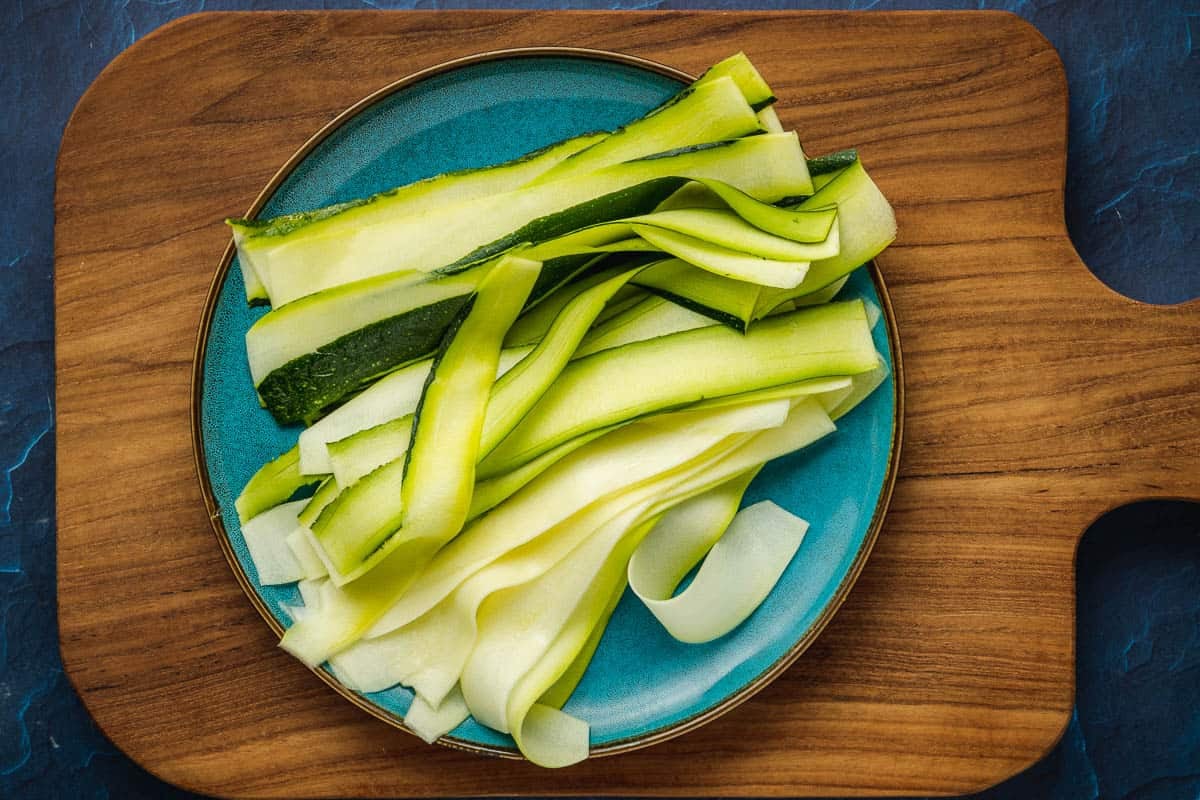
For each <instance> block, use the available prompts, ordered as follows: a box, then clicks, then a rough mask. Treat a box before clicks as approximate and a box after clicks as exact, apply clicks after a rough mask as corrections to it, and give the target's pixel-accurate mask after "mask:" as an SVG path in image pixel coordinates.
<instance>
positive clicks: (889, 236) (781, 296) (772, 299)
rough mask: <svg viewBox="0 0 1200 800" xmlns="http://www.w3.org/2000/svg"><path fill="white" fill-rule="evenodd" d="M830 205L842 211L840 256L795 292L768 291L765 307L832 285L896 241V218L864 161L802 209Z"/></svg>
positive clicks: (814, 268)
mask: <svg viewBox="0 0 1200 800" xmlns="http://www.w3.org/2000/svg"><path fill="white" fill-rule="evenodd" d="M830 204H832V205H836V206H837V209H838V221H837V225H838V237H839V245H840V248H839V251H838V254H837V255H836V256H833V257H831V258H826V259H821V260H818V261H814V262H812V264H811V265H810V266H809V272H808V275H807V276H805V279H804V281H803V282H802V283H801V284H800V285H799V286H796V287H795V288H794V289H790V290H785V291H778V292H776V291H773V290H770V289H764V290H763V293H762V298H761V301H760V302H761V303H762V306H763V307H766V306H771V307H774V306H775V305H778V304H779V303H780V302H783V301H784V300H789V299H791V298H793V297H800V296H802V295H806V294H811V293H812V292H815V291H818V290H819V289H823V288H825V287H826V286H829V285H830V284H831V283H833V282H834V281H836V280H839V279H840V278H842V277H844V276H846V275H849V274H850V273H851V272H853V271H854V270H855V268H857V267H859V266H861V265H863V264H865V263H867V262H868V261H870V260H871V259H873V258H875V256H877V255H879V254H880V253H881V252H883V250H884V248H886V247H887V246H888V245H889V244H891V243H892V241H893V240H894V239H895V238H896V215H895V214H894V213H893V211H892V207H891V205H890V204H889V203H888V201H887V198H885V197H884V196H883V193H882V192H880V191H879V187H877V186H876V185H875V182H874V181H872V180H871V178H870V176H869V175H867V171H866V170H865V169H863V166H862V163H861V162H858V161H855V162H854V163H853V164H852V165H851V166H849V167H846V168H845V169H844V170H842V171H841V172H840V173H838V175H837V177H836V178H834V179H833V180H831V181H830V182H829V183H828V184H826V185H825V186H824V187H822V188H821V190H820V191H819V192H817V193H816V194H814V195H813V196H812V197H810V198H809V199H807V200H805V201H804V202H803V203H801V204H800V206H799V208H805V207H808V208H818V207H824V206H828V205H830Z"/></svg>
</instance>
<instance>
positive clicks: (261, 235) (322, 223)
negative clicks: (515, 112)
mask: <svg viewBox="0 0 1200 800" xmlns="http://www.w3.org/2000/svg"><path fill="white" fill-rule="evenodd" d="M607 135H608V134H607V133H603V132H601V133H585V134H583V135H582V136H576V137H574V138H571V139H567V140H565V141H562V142H557V143H555V144H552V145H549V146H548V147H544V148H542V149H540V150H535V151H533V152H532V153H529V154H527V155H524V156H522V157H520V158H518V159H516V160H514V161H509V162H506V163H503V164H498V165H496V166H492V167H483V168H480V169H467V170H461V171H458V172H449V173H446V174H444V175H437V176H434V177H432V178H426V179H425V180H421V181H417V182H416V183H411V184H409V185H407V186H403V187H399V188H396V189H392V190H389V191H386V192H382V193H380V194H376V195H372V196H371V197H367V198H364V199H362V200H352V201H350V202H347V203H338V204H336V205H332V206H326V207H324V208H319V209H316V210H313V211H305V212H301V213H297V214H285V215H283V216H279V217H274V218H272V219H266V220H245V219H231V220H228V221H227V222H228V224H229V226H230V228H232V230H233V237H234V242H235V243H236V244H237V247H238V262H239V263H240V264H241V266H242V272H243V277H244V279H245V281H244V282H245V284H246V296H247V299H249V300H266V299H267V298H268V293H267V288H266V286H265V285H264V284H263V283H262V280H261V279H260V277H259V270H258V269H256V268H255V263H256V262H257V261H259V260H260V259H261V260H262V261H263V262H264V265H265V263H266V262H268V261H270V260H271V259H272V258H273V257H275V256H277V255H278V254H279V253H280V252H281V251H282V250H283V249H284V248H287V249H289V250H297V249H304V248H313V249H314V250H316V249H318V248H320V247H322V246H328V245H327V244H326V245H322V240H334V241H336V240H338V239H340V238H341V237H345V236H353V235H355V234H356V233H357V232H358V231H359V230H361V229H363V228H366V227H370V226H373V225H377V224H380V223H386V222H387V221H388V220H390V219H394V218H398V217H406V216H412V215H415V214H421V213H424V212H425V211H428V210H431V209H435V208H440V207H443V206H447V205H455V204H457V203H460V202H463V201H466V200H472V199H475V198H479V197H488V196H490V195H493V194H497V193H500V192H508V191H512V190H514V189H516V188H518V187H520V186H523V185H524V184H526V183H528V182H529V181H530V180H532V179H533V178H535V177H537V176H538V175H539V174H541V173H542V172H544V171H546V170H547V169H549V168H550V167H552V166H554V165H555V164H557V163H558V162H560V161H562V160H563V159H564V158H566V157H567V156H569V155H571V154H572V153H575V152H578V151H579V150H582V149H584V148H586V147H588V146H590V145H592V144H594V143H596V142H598V141H600V140H601V139H603V138H605V137H606V136H607Z"/></svg>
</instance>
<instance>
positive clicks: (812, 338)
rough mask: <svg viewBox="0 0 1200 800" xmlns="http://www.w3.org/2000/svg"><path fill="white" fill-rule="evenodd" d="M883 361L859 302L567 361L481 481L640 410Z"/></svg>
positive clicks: (490, 460) (487, 462) (488, 461)
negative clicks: (744, 330)
mask: <svg viewBox="0 0 1200 800" xmlns="http://www.w3.org/2000/svg"><path fill="white" fill-rule="evenodd" d="M876 363H877V360H876V354H875V348H874V344H873V343H872V341H871V334H870V329H869V327H868V326H867V323H866V312H865V311H864V309H863V305H862V303H861V302H860V301H851V302H847V303H835V304H829V305H824V306H815V307H813V308H810V309H804V310H802V311H795V312H792V313H789V314H783V315H779V316H776V317H771V318H769V319H766V320H763V321H762V322H760V323H758V324H757V325H756V326H754V327H752V328H751V329H750V330H749V331H748V332H747V333H746V334H739V333H736V332H734V331H731V330H729V329H728V328H725V327H723V326H713V327H709V328H698V329H696V330H691V331H685V332H683V333H677V334H672V335H670V336H663V337H660V338H658V339H652V340H649V341H646V342H636V343H634V344H629V345H626V346H624V347H621V348H617V349H614V350H606V351H604V352H601V353H596V354H595V355H591V356H588V357H587V358H583V359H580V360H578V361H575V362H572V363H571V364H570V365H568V366H567V368H566V369H564V370H563V371H562V373H561V374H560V375H559V377H558V380H557V381H555V383H554V384H553V385H552V386H551V387H550V388H549V389H548V390H547V391H546V393H545V394H544V395H543V396H542V398H541V399H540V400H539V401H538V403H537V405H535V406H534V407H533V409H532V410H531V411H530V412H529V414H528V415H527V416H526V417H525V419H523V420H522V421H521V424H519V425H518V426H517V427H516V428H515V429H514V430H513V432H512V433H510V434H509V435H508V437H507V438H505V440H504V441H502V442H501V443H500V444H499V445H498V446H497V447H496V449H495V450H493V451H492V452H491V454H490V455H488V457H487V458H485V459H484V460H483V461H482V462H481V463H480V465H479V475H480V477H482V478H488V477H492V476H495V475H499V474H502V473H504V472H507V471H509V470H511V469H514V468H516V467H518V466H520V465H521V464H523V463H525V462H526V461H528V460H530V459H532V458H534V457H536V456H538V455H540V454H541V453H543V452H545V451H546V450H549V449H550V448H552V447H554V446H556V445H558V444H561V443H562V442H564V441H567V440H568V439H571V438H573V437H575V436H579V435H580V434H583V433H586V432H588V431H590V430H595V429H596V428H600V427H604V426H607V425H611V424H613V423H616V422H620V421H622V420H626V419H630V418H632V417H636V416H640V415H642V414H649V413H652V412H654V411H658V410H662V409H665V408H670V407H673V406H681V405H685V404H687V403H690V402H695V401H697V400H700V399H702V398H705V397H716V396H721V395H725V394H736V393H738V392H746V391H751V390H753V389H762V388H766V387H768V386H776V385H779V384H782V383H790V382H793V381H799V380H804V379H806V378H814V377H821V376H828V375H854V374H857V373H859V372H865V371H867V370H869V369H872V368H873V367H875V365H876ZM700 364H703V365H704V369H698V368H697V365H700Z"/></svg>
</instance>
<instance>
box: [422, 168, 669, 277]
mask: <svg viewBox="0 0 1200 800" xmlns="http://www.w3.org/2000/svg"><path fill="white" fill-rule="evenodd" d="M685 183H687V180H686V179H685V178H656V179H654V180H649V181H645V182H644V183H639V184H637V185H635V186H630V187H628V188H625V189H621V190H619V191H616V192H611V193H609V194H606V195H601V196H600V197H597V198H595V199H593V200H588V201H587V202H584V203H580V204H578V205H575V206H571V207H570V208H567V209H564V210H563V211H559V212H557V213H555V214H548V215H546V216H544V217H539V218H538V219H535V220H533V221H532V222H529V223H527V224H525V225H523V226H521V227H520V228H518V229H517V230H515V231H513V232H512V233H510V234H508V235H507V236H504V237H501V238H500V239H497V240H495V241H493V242H489V243H488V244H486V245H484V246H482V247H479V248H477V249H475V250H473V251H472V252H470V253H468V254H467V255H465V256H463V257H462V258H460V259H459V260H458V261H455V262H454V263H453V264H450V265H448V266H446V267H444V268H443V269H440V270H438V273H439V274H451V275H452V274H455V273H457V272H462V271H463V270H466V269H470V268H471V267H473V266H475V265H476V264H479V263H480V262H482V261H486V260H488V259H490V258H494V257H496V256H498V255H500V254H501V253H505V252H507V251H509V250H512V249H513V248H514V247H516V246H518V245H520V244H541V243H543V242H546V241H549V240H551V239H555V238H557V237H559V236H564V235H566V234H568V233H572V232H574V231H577V230H579V229H580V228H586V227H588V226H590V225H596V224H600V223H603V222H612V221H614V220H619V219H624V218H625V217H634V216H638V215H639V214H646V213H649V212H650V211H653V210H654V207H655V206H657V205H658V204H659V203H661V202H662V201H663V200H666V199H667V198H668V197H670V196H671V195H672V194H673V193H674V192H675V191H676V190H677V189H678V188H679V187H680V186H683V185H684V184H685ZM584 258H585V259H586V258H587V256H584Z"/></svg>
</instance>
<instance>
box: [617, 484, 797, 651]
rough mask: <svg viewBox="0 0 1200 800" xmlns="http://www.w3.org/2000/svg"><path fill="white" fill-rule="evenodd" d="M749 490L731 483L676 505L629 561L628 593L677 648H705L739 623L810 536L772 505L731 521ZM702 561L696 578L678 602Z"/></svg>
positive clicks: (755, 508) (741, 513)
mask: <svg viewBox="0 0 1200 800" xmlns="http://www.w3.org/2000/svg"><path fill="white" fill-rule="evenodd" d="M748 484H749V480H748V479H741V480H738V481H732V482H730V483H729V484H726V485H724V486H721V487H718V488H717V489H715V490H713V491H712V492H710V493H708V494H705V495H701V496H700V497H697V498H695V499H693V500H691V501H689V503H687V504H684V505H682V506H678V507H677V508H676V509H674V510H673V511H672V512H671V513H670V514H667V515H665V516H664V518H663V520H662V522H661V523H660V524H659V526H658V527H657V528H656V529H655V531H654V533H653V534H652V535H651V538H648V539H647V540H646V541H645V542H643V543H642V545H641V547H639V548H638V550H636V551H635V552H634V554H633V557H632V558H631V559H630V561H629V585H630V588H632V589H633V591H634V593H635V594H636V595H637V596H638V598H639V599H640V600H641V601H642V603H643V604H645V606H646V608H647V609H649V611H650V613H652V614H654V616H655V617H656V618H657V619H658V621H659V622H661V623H662V625H663V627H664V628H666V629H667V632H668V633H670V634H671V635H672V636H674V637H675V638H676V639H678V640H679V641H681V642H687V643H690V644H700V643H703V642H709V641H712V640H713V639H717V638H719V637H721V636H724V635H725V634H727V633H729V632H730V631H732V630H733V629H734V628H736V627H737V626H738V625H740V624H741V623H742V622H744V621H745V620H746V618H747V617H749V616H750V615H751V614H752V613H754V611H755V609H757V608H758V606H759V605H760V604H761V603H762V601H763V600H764V599H766V597H767V595H768V594H770V592H771V590H772V589H773V588H775V584H776V583H777V582H778V581H779V578H780V577H781V576H782V575H783V572H784V570H785V569H786V568H787V565H788V564H789V563H791V560H792V557H793V556H795V554H796V550H797V549H798V548H799V547H800V542H801V541H803V539H804V534H805V532H807V530H808V523H807V522H805V521H804V520H802V519H800V518H798V517H796V516H794V515H793V514H790V513H789V512H787V511H784V510H783V509H782V508H780V507H779V506H777V505H775V504H774V503H772V502H770V501H764V502H761V503H757V504H755V505H753V506H750V507H748V508H746V509H743V510H742V511H739V512H737V513H736V516H734V514H733V513H732V512H734V511H736V509H737V505H738V503H740V502H741V496H742V493H743V492H744V491H745V488H746V486H747V485H748ZM731 517H732V520H733V521H732V524H730V522H729V520H730V518H731ZM726 526H728V530H726ZM710 548H711V549H710ZM705 552H707V553H708V554H707V556H705V555H704V554H705ZM700 558H703V559H704V563H703V564H702V565H701V566H700V570H699V572H697V573H696V577H695V579H694V580H693V581H692V583H691V584H690V585H689V586H688V587H687V589H685V590H684V591H683V592H681V593H680V594H678V595H675V594H674V592H675V589H676V587H677V586H678V585H679V582H680V580H681V579H682V578H683V576H684V575H685V574H686V573H687V571H688V570H690V569H691V568H692V567H693V566H694V565H695V564H696V563H697V561H698V560H699V559H700Z"/></svg>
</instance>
